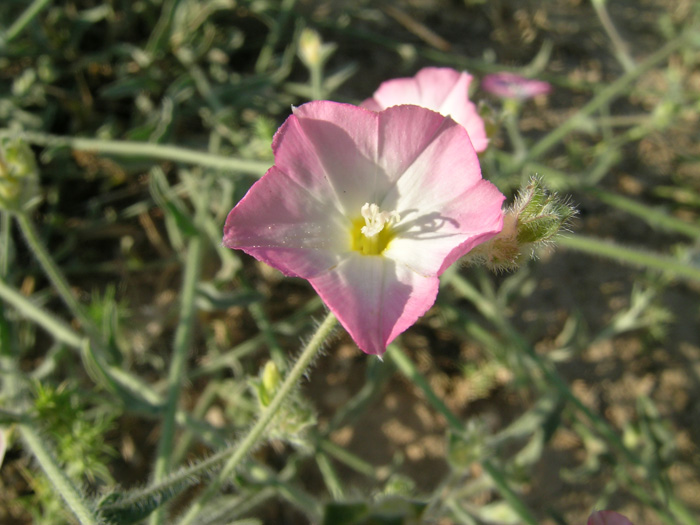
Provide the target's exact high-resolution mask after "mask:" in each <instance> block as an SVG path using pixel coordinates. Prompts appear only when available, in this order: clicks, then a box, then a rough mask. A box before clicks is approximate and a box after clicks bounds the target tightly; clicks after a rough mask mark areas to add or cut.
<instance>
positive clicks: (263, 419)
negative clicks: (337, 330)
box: [180, 312, 337, 525]
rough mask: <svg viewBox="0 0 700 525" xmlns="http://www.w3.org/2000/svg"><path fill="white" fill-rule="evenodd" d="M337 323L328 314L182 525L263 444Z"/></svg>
mask: <svg viewBox="0 0 700 525" xmlns="http://www.w3.org/2000/svg"><path fill="white" fill-rule="evenodd" d="M336 323H337V319H336V317H335V315H333V313H332V312H329V313H328V315H327V316H326V318H325V319H324V321H323V322H322V323H321V325H320V326H319V327H318V330H316V333H315V334H314V335H313V337H312V338H311V340H310V341H309V343H308V344H307V345H306V347H305V348H304V350H303V351H302V352H301V355H300V356H299V358H298V359H297V361H296V363H295V364H294V366H293V367H292V369H291V370H290V371H289V373H288V374H287V377H285V379H284V382H283V383H282V384H281V385H280V387H279V390H277V392H275V396H274V397H273V398H272V401H271V402H270V404H269V405H268V406H267V408H266V409H265V410H264V411H263V413H262V414H261V415H260V418H259V419H258V420H257V421H256V423H255V425H253V427H252V428H251V429H250V431H249V432H248V434H247V435H246V436H245V437H244V438H243V440H242V441H241V442H240V443H239V444H238V446H237V447H236V450H235V451H234V452H233V455H231V457H230V458H229V460H228V461H227V462H226V464H225V465H224V468H223V469H222V470H221V472H219V475H218V476H217V477H216V478H214V479H212V480H211V482H210V483H209V486H208V487H207V489H206V490H205V491H204V492H203V493H202V495H201V496H200V497H199V499H198V500H197V501H195V503H194V504H193V505H192V506H191V507H190V508H189V510H188V511H187V513H186V514H185V516H184V518H183V519H182V521H181V522H180V525H187V524H190V523H195V521H194V520H195V519H196V518H197V516H198V514H199V513H200V512H201V511H202V509H203V507H204V504H205V503H206V502H207V501H209V500H210V499H211V498H212V496H214V495H215V494H216V493H217V492H218V491H219V488H220V487H221V485H222V483H224V482H225V481H226V480H227V479H228V478H229V477H230V476H231V474H232V473H233V472H234V471H235V470H236V467H238V465H239V464H240V463H241V461H242V460H243V458H245V457H246V456H247V455H248V454H249V453H250V451H251V450H253V448H255V447H256V446H257V445H258V444H259V443H260V441H261V439H262V437H263V434H264V433H265V430H266V429H267V426H268V425H269V424H270V422H271V421H272V418H274V417H275V415H276V414H277V412H278V411H279V409H280V408H281V407H282V404H283V403H284V401H285V399H286V398H287V396H288V395H289V394H290V393H291V391H292V390H293V389H294V388H295V387H296V386H297V384H298V383H299V380H300V379H301V377H302V376H303V375H304V374H305V373H306V371H307V369H308V367H309V365H310V364H311V362H312V361H313V359H314V358H315V357H316V355H317V354H318V352H319V350H320V349H321V347H322V346H323V343H324V342H325V341H326V339H327V338H328V336H329V335H330V333H331V331H332V330H333V328H334V327H335V325H336Z"/></svg>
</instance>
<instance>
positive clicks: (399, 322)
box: [223, 101, 504, 354]
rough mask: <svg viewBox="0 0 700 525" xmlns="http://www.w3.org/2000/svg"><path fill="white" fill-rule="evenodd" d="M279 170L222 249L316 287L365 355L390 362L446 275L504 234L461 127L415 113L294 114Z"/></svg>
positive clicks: (285, 128) (257, 190) (265, 181)
mask: <svg viewBox="0 0 700 525" xmlns="http://www.w3.org/2000/svg"><path fill="white" fill-rule="evenodd" d="M272 150H273V151H274V154H275V165H274V166H273V167H272V168H270V169H269V171H268V172H267V173H266V174H265V175H264V176H263V177H262V178H261V179H260V180H259V181H257V182H256V183H255V184H254V185H253V186H252V187H251V189H250V191H248V193H247V194H246V195H245V197H243V199H241V201H240V202H239V203H238V205H237V206H236V207H235V208H234V209H233V210H231V213H229V216H228V218H227V220H226V226H225V228H224V240H223V242H224V245H225V246H227V247H229V248H234V249H240V250H243V251H245V252H246V253H248V254H250V255H252V256H253V257H255V258H256V259H258V260H260V261H263V262H265V263H267V264H269V265H270V266H273V267H274V268H277V269H278V270H280V271H281V272H282V273H284V274H285V275H288V276H296V277H302V278H304V279H308V280H309V282H310V283H311V285H312V286H313V287H314V289H315V290H316V291H317V292H318V294H319V295H320V296H321V298H322V299H323V300H324V301H325V303H326V305H327V306H328V307H329V308H330V309H331V311H333V312H334V313H335V315H336V316H337V318H338V320H339V321H340V323H341V324H342V325H343V326H344V327H345V329H346V330H347V331H348V332H349V333H350V335H351V336H352V338H353V339H354V340H355V342H356V343H357V344H358V346H359V347H360V348H361V349H362V350H363V351H365V352H366V353H368V354H382V353H384V351H385V350H386V346H387V345H388V344H389V342H390V341H392V340H393V339H394V338H395V337H396V336H397V335H398V334H400V333H401V332H403V331H404V330H406V329H407V328H408V327H409V326H411V325H412V324H413V323H414V322H415V321H416V320H417V319H418V318H419V317H420V316H421V315H423V314H424V313H425V312H426V311H427V310H428V308H430V306H432V304H433V303H434V302H435V297H436V295H437V291H438V284H439V283H438V276H439V275H440V274H441V273H442V272H443V271H444V270H445V269H446V268H447V267H448V266H450V265H451V264H452V263H453V262H455V261H456V260H457V259H459V258H460V257H462V256H463V255H464V254H465V253H467V252H468V251H469V250H471V249H472V248H473V247H474V246H476V245H477V244H479V243H482V242H484V241H486V240H488V239H490V238H491V237H493V236H494V235H496V234H497V233H498V232H499V231H500V230H501V227H502V222H503V216H502V212H501V203H502V201H503V199H504V197H503V195H502V194H501V193H500V192H499V191H498V190H497V189H496V188H495V187H494V186H493V185H492V184H491V183H489V182H486V181H485V180H483V179H482V178H481V170H480V168H479V161H478V158H477V156H476V152H475V151H474V148H473V147H472V146H471V143H470V141H469V137H468V136H467V133H466V131H465V130H464V128H462V127H461V126H459V125H458V124H456V123H455V122H454V121H453V120H451V119H449V118H445V117H443V116H441V115H439V114H438V113H435V112H433V111H430V110H427V109H425V108H421V107H418V106H397V107H393V108H389V109H387V110H385V111H382V112H379V113H376V112H373V111H368V110H366V109H363V108H359V107H356V106H352V105H348V104H339V103H336V102H328V101H317V102H309V103H308V104H304V105H302V106H300V107H298V108H295V109H294V114H293V115H292V116H290V117H289V118H288V119H287V120H286V121H285V123H284V124H283V125H282V126H281V127H280V129H279V130H278V131H277V134H276V135H275V138H274V140H273V142H272Z"/></svg>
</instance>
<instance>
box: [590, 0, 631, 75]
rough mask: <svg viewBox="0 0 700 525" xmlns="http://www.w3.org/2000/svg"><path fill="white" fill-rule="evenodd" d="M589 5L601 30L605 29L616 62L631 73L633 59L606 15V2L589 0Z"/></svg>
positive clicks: (603, 0)
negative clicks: (593, 10)
mask: <svg viewBox="0 0 700 525" xmlns="http://www.w3.org/2000/svg"><path fill="white" fill-rule="evenodd" d="M591 3H592V4H593V9H595V12H596V14H597V15H598V19H599V20H600V23H601V24H602V25H603V29H605V32H606V33H607V34H608V37H609V38H610V41H611V42H612V44H613V48H614V49H615V56H616V57H617V60H618V62H620V64H621V65H622V67H623V68H624V69H625V71H627V72H629V71H632V70H633V69H634V67H635V62H634V59H633V58H632V57H631V56H630V54H629V46H628V45H627V43H626V42H625V41H624V40H623V39H622V37H621V36H620V33H618V32H617V29H616V28H615V24H613V21H612V19H611V18H610V15H609V14H608V10H607V9H606V8H605V3H606V0H591Z"/></svg>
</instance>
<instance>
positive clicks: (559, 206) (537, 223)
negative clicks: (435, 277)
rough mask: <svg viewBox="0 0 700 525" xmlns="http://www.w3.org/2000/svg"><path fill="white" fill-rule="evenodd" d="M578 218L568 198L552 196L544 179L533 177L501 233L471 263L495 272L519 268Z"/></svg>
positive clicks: (475, 253) (474, 253)
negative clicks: (573, 219) (478, 263)
mask: <svg viewBox="0 0 700 525" xmlns="http://www.w3.org/2000/svg"><path fill="white" fill-rule="evenodd" d="M574 215H576V209H575V208H574V207H573V206H572V205H571V204H570V203H569V202H568V201H567V200H566V199H562V198H561V197H559V196H558V195H557V194H556V193H550V192H549V191H548V190H547V188H545V187H544V185H543V183H542V180H541V179H539V178H537V177H533V178H532V179H530V182H529V184H528V185H527V186H525V187H524V188H522V189H521V190H520V191H519V192H518V196H517V197H516V198H515V202H514V203H513V205H512V206H511V207H510V208H509V209H508V210H507V211H506V213H505V216H504V218H503V229H502V230H501V232H500V233H499V234H498V235H496V236H495V237H494V238H492V239H491V240H490V241H488V242H486V243H484V244H482V245H480V246H478V247H477V249H476V250H473V251H472V252H471V253H470V254H469V257H468V260H469V261H475V262H481V263H483V264H486V265H487V266H488V267H489V268H491V269H492V270H512V269H515V268H517V267H518V266H519V265H520V263H521V261H522V255H523V254H525V255H526V256H527V257H530V256H532V255H533V254H534V250H535V248H536V247H537V246H540V245H542V244H545V243H547V242H551V240H552V239H553V237H554V236H555V235H557V234H558V233H559V232H561V231H562V230H565V229H566V227H567V225H568V223H569V221H570V220H571V218H572V217H573V216H574Z"/></svg>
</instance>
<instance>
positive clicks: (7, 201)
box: [0, 137, 39, 211]
mask: <svg viewBox="0 0 700 525" xmlns="http://www.w3.org/2000/svg"><path fill="white" fill-rule="evenodd" d="M38 202H39V174H38V169H37V165H36V160H35V159H34V153H33V152H32V150H31V148H30V147H29V146H28V145H27V143H26V142H24V141H22V140H21V139H16V138H10V137H2V138H0V209H5V210H9V211H13V210H15V211H16V210H25V211H26V210H28V209H30V208H31V207H32V206H34V205H36V204H37V203H38Z"/></svg>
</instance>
